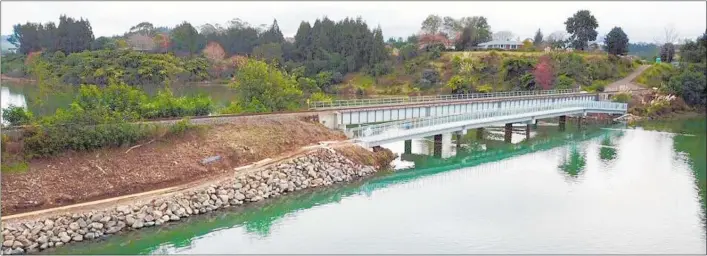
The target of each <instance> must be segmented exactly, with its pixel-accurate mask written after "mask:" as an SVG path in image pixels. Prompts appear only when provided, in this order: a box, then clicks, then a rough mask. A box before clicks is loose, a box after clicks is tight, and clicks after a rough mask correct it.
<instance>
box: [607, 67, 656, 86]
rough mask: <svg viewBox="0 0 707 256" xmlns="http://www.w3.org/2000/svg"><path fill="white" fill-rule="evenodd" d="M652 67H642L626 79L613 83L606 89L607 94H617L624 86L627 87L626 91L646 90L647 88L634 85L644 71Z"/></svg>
mask: <svg viewBox="0 0 707 256" xmlns="http://www.w3.org/2000/svg"><path fill="white" fill-rule="evenodd" d="M650 66H651V65H641V66H640V67H638V68H637V69H636V70H635V71H633V72H632V73H631V74H629V75H628V76H627V77H624V78H623V79H621V80H618V81H616V82H613V83H611V84H609V85H607V86H606V87H604V91H605V92H616V91H620V90H621V89H622V88H621V86H622V85H625V87H624V90H626V89H630V90H640V89H645V87H642V86H639V85H637V84H635V83H633V80H634V79H636V77H638V75H640V74H641V73H643V71H646V69H647V68H648V67H650Z"/></svg>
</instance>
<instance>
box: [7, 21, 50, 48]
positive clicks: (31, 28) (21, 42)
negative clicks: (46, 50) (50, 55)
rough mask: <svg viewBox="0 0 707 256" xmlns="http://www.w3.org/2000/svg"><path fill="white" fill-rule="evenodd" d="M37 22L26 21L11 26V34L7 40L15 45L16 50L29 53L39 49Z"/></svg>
mask: <svg viewBox="0 0 707 256" xmlns="http://www.w3.org/2000/svg"><path fill="white" fill-rule="evenodd" d="M39 26H40V25H39V24H37V23H29V22H27V23H26V24H24V25H20V24H17V25H15V26H13V34H12V35H11V36H10V38H9V39H8V41H10V42H11V43H12V44H13V45H15V46H17V51H18V52H19V53H21V54H29V53H30V52H35V51H39V50H41V49H42V48H41V45H40V39H39V33H40V30H39Z"/></svg>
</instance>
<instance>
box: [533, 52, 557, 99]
mask: <svg viewBox="0 0 707 256" xmlns="http://www.w3.org/2000/svg"><path fill="white" fill-rule="evenodd" d="M533 77H534V79H535V83H536V84H538V85H540V87H541V88H542V89H543V90H550V89H552V83H553V80H554V71H553V69H552V60H551V59H550V57H549V56H547V55H543V56H541V57H540V59H539V62H538V64H537V65H535V69H533Z"/></svg>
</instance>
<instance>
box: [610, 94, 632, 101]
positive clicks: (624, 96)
mask: <svg viewBox="0 0 707 256" xmlns="http://www.w3.org/2000/svg"><path fill="white" fill-rule="evenodd" d="M611 101H613V102H621V103H628V102H629V101H631V93H627V92H622V93H617V94H615V95H614V96H612V97H611Z"/></svg>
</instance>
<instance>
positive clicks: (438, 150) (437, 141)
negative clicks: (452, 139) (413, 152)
mask: <svg viewBox="0 0 707 256" xmlns="http://www.w3.org/2000/svg"><path fill="white" fill-rule="evenodd" d="M432 154H433V155H434V157H439V158H441V157H442V134H437V135H435V137H434V147H433V153H432Z"/></svg>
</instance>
